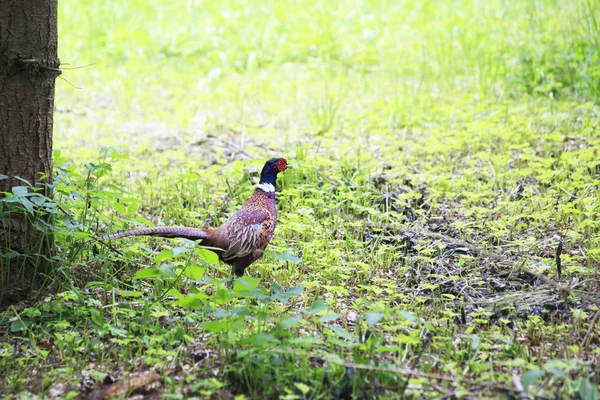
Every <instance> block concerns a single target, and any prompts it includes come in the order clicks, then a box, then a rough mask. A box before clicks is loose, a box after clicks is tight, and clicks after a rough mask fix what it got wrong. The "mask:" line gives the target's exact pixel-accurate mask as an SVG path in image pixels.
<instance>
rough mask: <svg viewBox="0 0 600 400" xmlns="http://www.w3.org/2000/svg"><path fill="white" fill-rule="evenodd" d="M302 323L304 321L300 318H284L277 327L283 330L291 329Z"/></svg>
mask: <svg viewBox="0 0 600 400" xmlns="http://www.w3.org/2000/svg"><path fill="white" fill-rule="evenodd" d="M300 321H302V318H300V317H283V318H281V319H280V320H279V322H278V323H277V326H278V327H280V328H283V329H289V328H291V327H293V326H296V325H298V323H299V322H300Z"/></svg>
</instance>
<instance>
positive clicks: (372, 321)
mask: <svg viewBox="0 0 600 400" xmlns="http://www.w3.org/2000/svg"><path fill="white" fill-rule="evenodd" d="M384 317H385V314H383V313H382V312H369V313H366V314H365V315H364V316H363V318H364V319H365V321H367V326H369V328H372V327H373V326H375V325H377V324H378V323H380V322H381V321H382V320H383V318H384Z"/></svg>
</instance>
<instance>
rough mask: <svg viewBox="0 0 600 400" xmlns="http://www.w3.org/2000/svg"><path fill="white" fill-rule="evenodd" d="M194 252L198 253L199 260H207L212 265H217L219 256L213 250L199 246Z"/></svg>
mask: <svg viewBox="0 0 600 400" xmlns="http://www.w3.org/2000/svg"><path fill="white" fill-rule="evenodd" d="M196 254H198V257H199V258H200V260H202V261H204V262H207V263H209V264H212V265H219V256H218V255H217V253H215V252H214V251H211V250H208V249H203V248H199V249H196Z"/></svg>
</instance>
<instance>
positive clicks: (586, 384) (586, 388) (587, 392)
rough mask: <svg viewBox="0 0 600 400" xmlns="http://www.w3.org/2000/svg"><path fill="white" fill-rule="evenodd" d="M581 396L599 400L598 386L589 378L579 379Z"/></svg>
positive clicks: (584, 398)
mask: <svg viewBox="0 0 600 400" xmlns="http://www.w3.org/2000/svg"><path fill="white" fill-rule="evenodd" d="M579 397H581V400H598V387H597V386H596V385H595V384H593V383H592V382H590V381H589V380H588V379H587V378H581V379H580V380H579Z"/></svg>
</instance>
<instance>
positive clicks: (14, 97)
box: [0, 0, 60, 303]
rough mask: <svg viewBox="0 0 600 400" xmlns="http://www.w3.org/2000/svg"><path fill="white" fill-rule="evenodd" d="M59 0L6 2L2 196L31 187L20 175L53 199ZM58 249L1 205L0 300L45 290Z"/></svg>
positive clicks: (1, 46)
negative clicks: (42, 286) (42, 279)
mask: <svg viewBox="0 0 600 400" xmlns="http://www.w3.org/2000/svg"><path fill="white" fill-rule="evenodd" d="M57 1H58V0H0V174H2V175H5V176H8V178H5V179H0V192H11V190H12V188H13V187H14V186H26V184H25V183H23V182H22V181H20V180H18V179H16V177H20V178H22V179H25V180H27V181H28V182H30V183H31V185H32V186H34V187H39V188H41V193H43V194H45V195H50V193H49V187H48V186H47V185H48V184H49V183H50V182H51V179H52V118H53V108H54V84H55V79H56V77H57V76H58V75H59V74H60V71H59V69H58V68H59V66H60V62H59V60H58V56H57V46H58V38H57V6H58V4H57ZM0 178H3V177H0ZM0 196H2V195H1V194H0ZM3 206H4V208H3ZM52 247H53V244H52V241H51V240H49V238H48V234H47V233H44V232H41V231H40V230H38V229H35V228H34V226H33V220H32V218H29V217H26V215H25V214H15V213H11V214H10V215H9V216H7V207H6V204H4V205H3V203H0V302H4V303H6V302H7V301H8V302H12V301H15V300H20V298H22V297H23V296H30V295H31V294H32V290H36V289H38V288H39V282H40V280H39V279H38V277H40V276H42V275H44V274H45V273H46V272H48V270H49V267H50V266H49V262H48V261H47V260H46V259H45V257H42V256H48V255H50V254H51V252H52ZM16 253H19V254H20V256H18V257H13V258H8V257H7V254H10V255H11V256H14V255H15V254H16ZM32 254H37V256H33V257H32ZM41 255H42V256H41Z"/></svg>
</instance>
